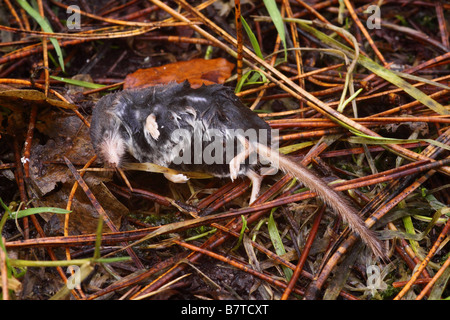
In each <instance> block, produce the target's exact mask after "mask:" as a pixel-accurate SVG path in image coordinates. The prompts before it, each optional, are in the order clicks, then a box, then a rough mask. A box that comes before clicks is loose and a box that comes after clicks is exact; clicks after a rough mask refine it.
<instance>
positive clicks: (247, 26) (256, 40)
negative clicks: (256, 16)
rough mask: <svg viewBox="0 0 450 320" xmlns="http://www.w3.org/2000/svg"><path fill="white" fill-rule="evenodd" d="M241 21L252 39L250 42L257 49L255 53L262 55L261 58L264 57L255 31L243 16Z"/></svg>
mask: <svg viewBox="0 0 450 320" xmlns="http://www.w3.org/2000/svg"><path fill="white" fill-rule="evenodd" d="M241 21H242V25H243V26H244V29H245V32H247V35H248V37H249V39H250V42H251V44H252V47H253V50H255V53H256V55H257V56H258V57H260V58H261V59H264V58H263V55H262V52H261V48H260V46H259V43H258V39H256V36H255V34H254V33H253V31H252V30H251V29H250V27H249V25H248V24H247V21H245V19H244V17H243V16H241Z"/></svg>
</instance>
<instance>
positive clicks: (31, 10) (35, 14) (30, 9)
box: [16, 0, 64, 71]
mask: <svg viewBox="0 0 450 320" xmlns="http://www.w3.org/2000/svg"><path fill="white" fill-rule="evenodd" d="M16 1H17V3H18V4H19V5H20V6H21V7H22V8H23V9H24V10H25V11H26V12H27V13H28V14H29V15H30V16H31V17H33V19H34V20H36V22H37V23H38V24H39V26H40V27H41V28H42V30H43V31H45V32H49V33H53V30H52V27H51V26H50V24H49V23H48V22H47V20H45V19H44V18H43V17H41V15H40V14H39V12H37V11H36V10H35V9H34V8H33V7H32V6H30V5H29V3H28V2H27V1H25V0H16ZM50 42H51V43H52V44H53V46H54V48H55V51H56V54H57V56H58V61H59V66H60V67H61V70H62V71H64V59H63V54H62V50H61V47H60V46H59V43H58V40H56V39H55V38H50Z"/></svg>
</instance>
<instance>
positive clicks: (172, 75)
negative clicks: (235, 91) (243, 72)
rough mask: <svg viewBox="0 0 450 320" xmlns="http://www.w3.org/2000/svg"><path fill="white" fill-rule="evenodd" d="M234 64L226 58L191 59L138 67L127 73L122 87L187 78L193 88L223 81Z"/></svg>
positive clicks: (142, 86) (179, 80)
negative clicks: (142, 67) (156, 65)
mask: <svg viewBox="0 0 450 320" xmlns="http://www.w3.org/2000/svg"><path fill="white" fill-rule="evenodd" d="M233 68H234V64H233V63H231V62H228V61H227V60H226V59H223V58H217V59H211V60H205V59H193V60H189V61H179V62H175V63H169V64H166V65H164V66H161V67H154V68H148V69H139V70H137V71H136V72H134V73H131V74H129V75H127V77H126V78H125V83H124V85H123V88H124V89H136V88H145V87H150V86H154V85H158V84H168V83H170V82H177V83H181V82H184V81H185V80H188V81H189V82H190V84H191V86H192V87H193V88H198V87H200V86H202V85H203V84H204V85H210V84H215V83H224V82H225V80H226V79H228V78H229V77H230V76H231V71H232V70H233Z"/></svg>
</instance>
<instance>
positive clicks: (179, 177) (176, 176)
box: [164, 173, 189, 183]
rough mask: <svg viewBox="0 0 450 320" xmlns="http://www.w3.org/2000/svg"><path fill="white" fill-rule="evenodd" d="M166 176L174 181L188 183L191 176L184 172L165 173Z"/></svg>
mask: <svg viewBox="0 0 450 320" xmlns="http://www.w3.org/2000/svg"><path fill="white" fill-rule="evenodd" d="M164 177H166V179H167V180H170V181H172V182H174V183H186V182H187V181H188V180H189V178H188V177H186V176H185V175H184V174H182V173H179V174H172V173H164Z"/></svg>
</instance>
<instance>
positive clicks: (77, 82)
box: [50, 76, 105, 89]
mask: <svg viewBox="0 0 450 320" xmlns="http://www.w3.org/2000/svg"><path fill="white" fill-rule="evenodd" d="M50 78H52V79H53V80H58V81H61V82H65V83H68V84H72V85H75V86H79V87H85V88H89V89H100V88H103V87H104V86H105V85H103V84H97V83H92V82H88V81H82V80H75V79H67V78H63V77H55V76H50Z"/></svg>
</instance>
